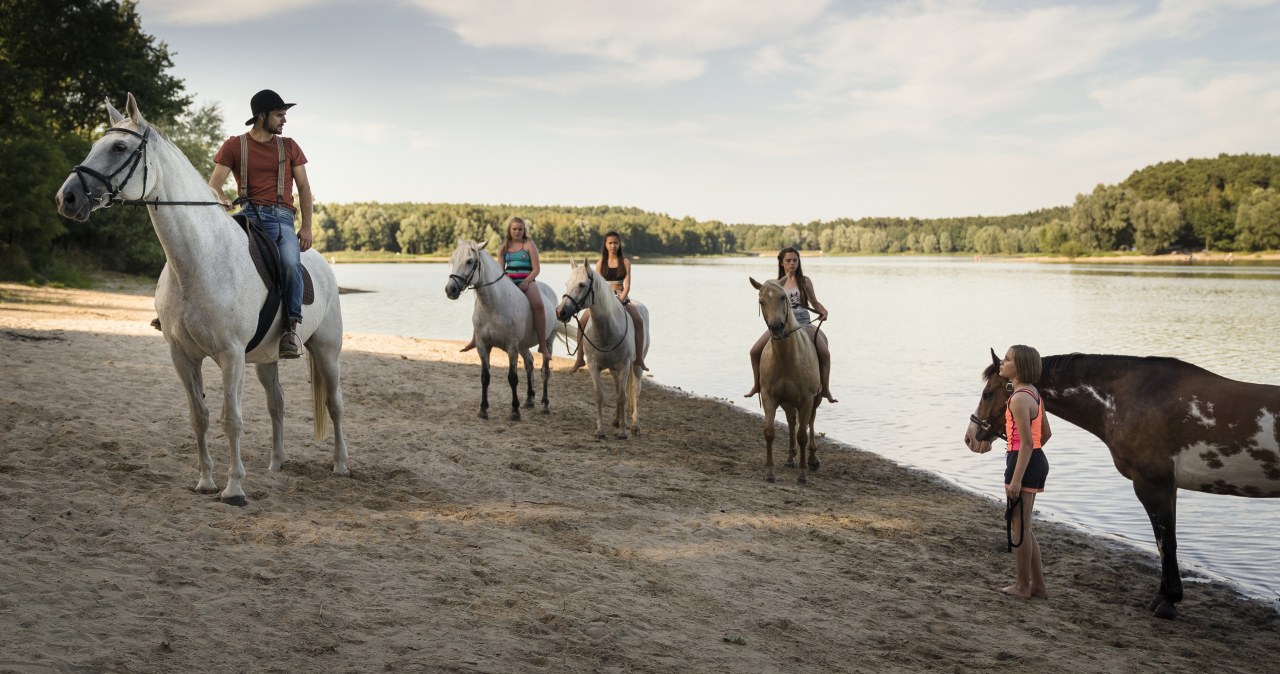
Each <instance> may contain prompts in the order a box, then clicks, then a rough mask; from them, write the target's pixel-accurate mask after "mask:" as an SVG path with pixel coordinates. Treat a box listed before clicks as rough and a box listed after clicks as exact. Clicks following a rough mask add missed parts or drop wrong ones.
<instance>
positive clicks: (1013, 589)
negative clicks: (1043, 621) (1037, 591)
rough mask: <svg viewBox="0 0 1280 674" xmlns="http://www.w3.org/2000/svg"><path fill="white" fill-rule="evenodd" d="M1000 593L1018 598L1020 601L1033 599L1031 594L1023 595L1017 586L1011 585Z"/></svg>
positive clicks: (1001, 589)
mask: <svg viewBox="0 0 1280 674" xmlns="http://www.w3.org/2000/svg"><path fill="white" fill-rule="evenodd" d="M999 592H1000V594H1006V595H1009V596H1010V597H1017V598H1018V599H1030V598H1031V595H1030V594H1026V593H1023V592H1022V590H1019V589H1018V586H1017V585H1010V586H1008V587H1002V588H1000V590H999Z"/></svg>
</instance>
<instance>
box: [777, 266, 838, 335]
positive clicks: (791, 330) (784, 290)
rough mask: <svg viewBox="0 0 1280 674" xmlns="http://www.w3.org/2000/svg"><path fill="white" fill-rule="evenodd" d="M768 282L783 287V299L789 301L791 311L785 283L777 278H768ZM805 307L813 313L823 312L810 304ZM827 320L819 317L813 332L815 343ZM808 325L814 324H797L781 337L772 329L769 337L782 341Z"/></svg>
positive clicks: (788, 303)
mask: <svg viewBox="0 0 1280 674" xmlns="http://www.w3.org/2000/svg"><path fill="white" fill-rule="evenodd" d="M768 283H772V284H774V285H776V286H778V287H779V288H781V289H782V299H783V301H784V302H786V303H787V308H786V311H791V302H790V301H789V300H788V299H787V289H786V288H785V287H783V285H782V284H781V283H778V282H777V281H775V280H773V279H770V280H768V281H765V284H768ZM804 309H805V311H811V312H813V313H815V314H818V313H821V312H819V311H818V310H817V309H814V308H813V307H811V306H808V305H807V304H806V305H805V307H804ZM826 321H827V319H825V318H819V319H818V325H817V326H815V328H814V332H813V342H814V343H815V344H817V342H818V333H819V332H821V331H822V324H823V323H825V322H826ZM807 325H812V324H811V323H806V324H805V325H796V327H794V328H792V329H790V330H787V331H786V332H784V333H782V336H781V337H774V336H773V332H772V331H770V332H769V339H771V340H773V341H775V342H780V341H782V340H784V339H786V338H788V337H790V336H791V335H794V334H795V333H797V332H800V331H801V330H802V329H804V328H805V327H806V326H807Z"/></svg>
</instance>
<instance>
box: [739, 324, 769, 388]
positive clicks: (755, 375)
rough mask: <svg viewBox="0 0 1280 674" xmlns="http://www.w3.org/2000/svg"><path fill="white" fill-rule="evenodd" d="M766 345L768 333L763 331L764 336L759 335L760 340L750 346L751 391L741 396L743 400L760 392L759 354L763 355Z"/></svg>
mask: <svg viewBox="0 0 1280 674" xmlns="http://www.w3.org/2000/svg"><path fill="white" fill-rule="evenodd" d="M768 343H769V331H768V330H765V332H764V334H763V335H760V339H757V340H756V343H755V344H753V345H752V346H751V382H752V383H751V390H750V391H748V392H747V394H746V395H745V396H742V397H743V398H750V397H751V396H753V395H755V394H757V393H759V392H760V354H762V353H764V345H765V344H768Z"/></svg>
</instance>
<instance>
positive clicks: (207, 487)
mask: <svg viewBox="0 0 1280 674" xmlns="http://www.w3.org/2000/svg"><path fill="white" fill-rule="evenodd" d="M218 491H222V490H221V489H218V483H216V482H214V481H213V480H208V481H205V480H200V481H199V482H197V483H196V493H197V494H212V493H214V492H218Z"/></svg>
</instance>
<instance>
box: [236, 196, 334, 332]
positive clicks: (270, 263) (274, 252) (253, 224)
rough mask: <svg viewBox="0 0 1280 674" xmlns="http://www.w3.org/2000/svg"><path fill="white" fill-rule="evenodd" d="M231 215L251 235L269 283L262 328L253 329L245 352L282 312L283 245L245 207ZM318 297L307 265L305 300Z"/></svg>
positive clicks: (253, 253)
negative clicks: (281, 258) (281, 260)
mask: <svg viewBox="0 0 1280 674" xmlns="http://www.w3.org/2000/svg"><path fill="white" fill-rule="evenodd" d="M231 218H232V219H233V220H235V221H236V224H238V225H240V229H242V230H244V233H245V235H246V236H247V237H248V241H249V257H250V258H251V259H252V260H253V266H254V267H255V268H257V270H258V276H261V277H262V282H263V284H265V285H266V286H267V299H266V301H265V302H263V304H262V309H261V310H259V311H258V328H257V330H255V331H254V333H253V339H250V340H249V343H248V344H247V345H246V346H245V348H244V352H245V353H249V352H250V351H253V350H254V348H256V347H257V346H258V343H259V342H261V341H262V338H263V337H265V336H266V334H267V330H270V329H271V323H272V321H274V320H275V318H276V315H277V314H279V313H280V303H281V298H282V297H283V296H284V275H283V267H282V266H281V264H280V248H279V247H278V246H276V242H275V241H274V240H273V239H272V238H271V237H270V236H267V233H266V232H264V231H262V227H261V226H260V225H259V224H258V221H257V220H256V219H255V218H253V217H252V216H251V215H250V214H249V213H246V212H243V211H242V212H240V213H236V214H234V215H232V216H231ZM315 300H316V292H315V286H314V285H313V284H312V281H311V272H309V271H307V268H306V267H303V268H302V303H303V304H312V303H313V302H315Z"/></svg>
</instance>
